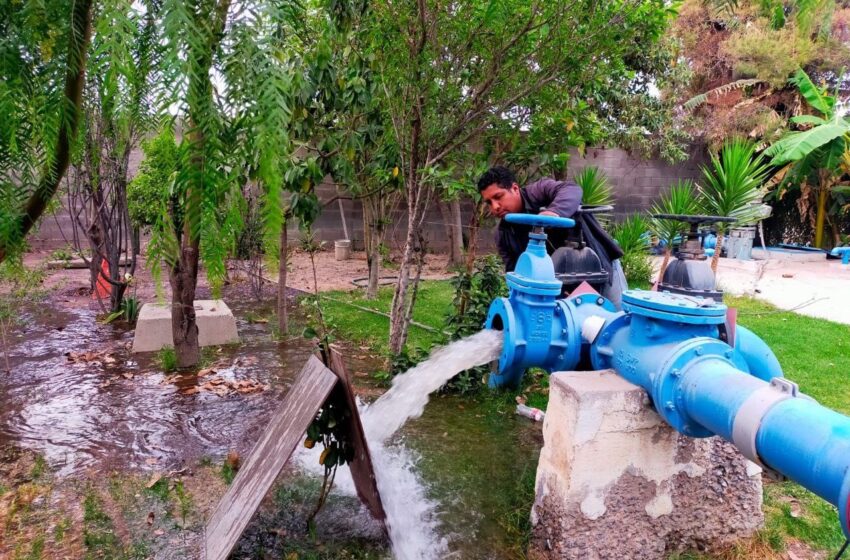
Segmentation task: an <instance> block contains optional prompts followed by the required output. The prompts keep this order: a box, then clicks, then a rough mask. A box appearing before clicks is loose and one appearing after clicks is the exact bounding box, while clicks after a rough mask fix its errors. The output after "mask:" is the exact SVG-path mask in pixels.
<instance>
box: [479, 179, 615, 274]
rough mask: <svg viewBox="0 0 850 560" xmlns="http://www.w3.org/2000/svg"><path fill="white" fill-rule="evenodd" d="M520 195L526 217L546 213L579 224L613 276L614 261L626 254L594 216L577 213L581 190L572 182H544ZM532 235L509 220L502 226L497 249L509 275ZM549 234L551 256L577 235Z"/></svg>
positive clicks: (552, 231) (553, 231) (555, 230)
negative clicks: (572, 220) (546, 211)
mask: <svg viewBox="0 0 850 560" xmlns="http://www.w3.org/2000/svg"><path fill="white" fill-rule="evenodd" d="M520 195H521V196H522V204H523V212H524V213H526V214H539V213H540V212H541V211H542V210H544V209H545V210H548V211H550V212H555V213H556V214H558V215H559V216H561V217H563V218H573V219H574V220H576V226H577V227H580V228H581V232H582V235H583V237H584V241H585V243H587V245H588V246H589V247H590V248H591V249H593V250H594V251H596V253H597V254H598V255H599V258H600V260H601V261H602V266H603V267H604V268H605V269H606V270H608V273H609V278H610V277H611V276H612V274H611V261H613V260H615V259H619V258H620V257H621V256H623V252H622V251H621V250H620V247H619V246H618V245H617V244H616V243H615V242H614V240H613V239H612V238H611V237H610V236H609V235H608V233H607V232H606V231H605V230H604V229H602V226H600V225H599V222H597V221H596V218H594V217H593V215H592V214H582V213H581V212H578V213H577V211H578V209H579V207H580V206H581V195H582V191H581V187H579V186H578V185H577V184H576V183H575V182H573V181H569V180H568V181H556V180H555V179H550V178H544V179H540V180H539V181H535V182H534V183H530V184H528V185H526V186H525V187H524V188H523V189H522V190H520ZM530 232H531V227H530V226H526V225H522V224H511V223H508V222H506V221H505V220H501V221H500V222H499V228H498V230H497V231H496V245H497V247H498V248H499V255H500V256H501V257H502V262H503V263H504V264H505V271H506V272H510V271H512V270H513V269H514V268H515V267H516V262H517V259H518V258H519V256H520V255H521V254H522V252H523V251H525V248H526V246H528V234H529V233H530ZM546 234H547V235H548V236H549V238H548V240H547V242H546V250H547V251H548V252H549V254H550V255H551V254H552V253H553V252H554V251H555V249H557V248H558V247H561V246H562V245H563V244H564V242H565V241H566V240H567V238H568V237H571V236H572V237H574V236H575V232H570V231H569V230H566V229H561V228H549V229H547V230H546Z"/></svg>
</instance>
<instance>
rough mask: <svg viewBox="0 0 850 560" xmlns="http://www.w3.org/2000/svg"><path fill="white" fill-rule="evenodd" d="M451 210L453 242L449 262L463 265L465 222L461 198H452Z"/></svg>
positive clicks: (452, 264) (451, 238) (450, 226)
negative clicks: (462, 217)
mask: <svg viewBox="0 0 850 560" xmlns="http://www.w3.org/2000/svg"><path fill="white" fill-rule="evenodd" d="M449 210H450V211H449V215H450V220H449V229H450V230H451V232H452V235H451V236H450V237H449V240H450V241H451V243H452V247H451V251H450V252H449V264H450V265H451V266H463V223H462V221H461V213H460V199H457V198H456V199H454V200H451V201H450V202H449Z"/></svg>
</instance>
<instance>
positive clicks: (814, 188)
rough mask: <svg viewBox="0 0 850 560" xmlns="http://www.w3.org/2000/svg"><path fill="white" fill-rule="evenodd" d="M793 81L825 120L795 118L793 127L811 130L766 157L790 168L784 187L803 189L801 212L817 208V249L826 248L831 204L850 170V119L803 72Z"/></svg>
mask: <svg viewBox="0 0 850 560" xmlns="http://www.w3.org/2000/svg"><path fill="white" fill-rule="evenodd" d="M791 81H792V82H793V83H794V84H796V85H797V89H799V91H800V95H802V96H803V97H804V98H805V99H806V101H807V102H808V104H809V105H810V106H811V107H812V108H813V109H815V110H816V111H817V112H818V113H820V115H821V116H816V115H800V116H797V117H793V118H792V119H791V122H792V123H795V124H798V125H803V126H810V127H811V128H808V129H807V130H802V131H793V132H788V133H787V134H786V135H785V136H783V137H782V138H781V139H779V140H778V141H777V142H776V143H774V144H773V145H772V146H771V147H770V148H768V149H767V150H765V155H768V156H772V157H773V160H772V161H771V162H770V163H771V164H772V165H784V164H785V165H786V167H785V168H784V169H783V172H786V171H787V173H785V176H784V179H783V181H782V182H783V184H787V183H789V182H793V183H796V184H798V185H799V186H800V188H801V190H802V201H803V204H801V205H800V208H801V211H802V212H803V213H804V214H808V209H809V208H811V207H814V208H816V210H815V212H814V227H815V245H816V246H818V247H822V246H823V233H824V223H825V221H826V214H827V203H828V201H829V199H830V197H831V196H833V195H835V194H836V192H837V191H838V190H840V189H841V188H842V187H843V186H844V185H841V184H840V180H841V176H842V175H843V174H844V173H845V170H846V169H847V167H846V165H844V163H845V162H844V160H845V154H847V153H848V150H850V140H848V139H850V118H847V117H845V116H843V115H842V114H841V113H840V112H839V111H837V110H836V101H837V99H836V98H835V97H834V96H831V95H828V94H827V92H826V90H825V89H821V88H818V87H817V86H816V85H815V84H814V83H812V80H811V79H810V78H809V76H808V75H807V74H806V73H805V72H804V71H803V70H799V71H797V74H796V75H795V76H794V78H793V79H792V80H791ZM810 197H812V198H813V199H814V200H812V198H810ZM802 209H806V210H805V211H803V210H802ZM810 215H811V214H810Z"/></svg>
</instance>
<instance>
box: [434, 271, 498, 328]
mask: <svg viewBox="0 0 850 560" xmlns="http://www.w3.org/2000/svg"><path fill="white" fill-rule="evenodd" d="M452 285H453V286H454V288H455V295H454V299H453V300H452V306H453V308H454V309H453V310H452V313H451V315H449V317H448V318H447V319H446V326H447V327H448V330H449V332H450V336H451V338H452V339H453V340H455V339H458V338H462V337H464V336H469V335H471V334H473V333H476V332H478V331H480V330H481V329H482V328H483V327H484V321H485V320H486V319H487V310H488V309H489V308H490V303H491V302H492V301H493V300H494V299H496V298H497V297H500V296H504V295H506V293H507V287H506V285H505V278H504V274H503V273H502V263H501V262H500V261H499V258H498V257H497V256H496V255H487V256H484V257H481V258H479V259H476V261H475V264H474V266H473V269H472V270H471V271H463V272H461V273H459V274H458V275H457V276H455V278H454V279H453V280H452Z"/></svg>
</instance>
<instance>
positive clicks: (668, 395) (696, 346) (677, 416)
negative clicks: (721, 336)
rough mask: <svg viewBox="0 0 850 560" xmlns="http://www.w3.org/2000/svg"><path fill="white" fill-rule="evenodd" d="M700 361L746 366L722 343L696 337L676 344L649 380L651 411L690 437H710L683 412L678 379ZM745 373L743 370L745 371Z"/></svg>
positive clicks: (683, 400) (711, 433)
mask: <svg viewBox="0 0 850 560" xmlns="http://www.w3.org/2000/svg"><path fill="white" fill-rule="evenodd" d="M704 360H722V361H725V362H727V363H730V364H732V366H733V367H735V368H737V369H742V368H745V367H746V363H745V362H744V361H743V358H742V357H741V356H740V355H739V354H738V353H737V352H735V351H734V350H732V348H731V347H730V346H729V345H728V344H726V343H725V342H721V341H719V340H717V339H716V338H709V337H697V338H692V339H690V340H687V341H685V342H684V343H681V344H679V345H678V346H676V348H675V349H674V350H673V352H671V353H670V356H669V357H668V358H667V359H666V360H665V361H664V363H663V365H662V366H661V367H660V368H659V371H658V372H657V373H656V374H655V375H654V376H653V377H652V389H653V390H652V398H653V400H654V401H655V409H656V410H657V411H658V414H660V415H661V417H662V418H664V420H665V421H666V422H667V423H668V424H670V425H671V426H673V428H675V429H676V431H678V432H681V433H683V434H685V435H686V436H690V437H700V438H701V437H710V436H713V435H714V433H713V432H710V431H709V430H707V429H706V428H704V427H703V426H701V425H700V424H697V423H696V422H694V421H692V420H691V418H690V415H688V413H687V411H686V410H685V396H684V389H683V387H682V380H683V379H684V377H685V372H686V370H687V369H688V368H690V367H692V366H693V365H694V364H696V363H699V362H702V361H704ZM745 371H746V370H745Z"/></svg>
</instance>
